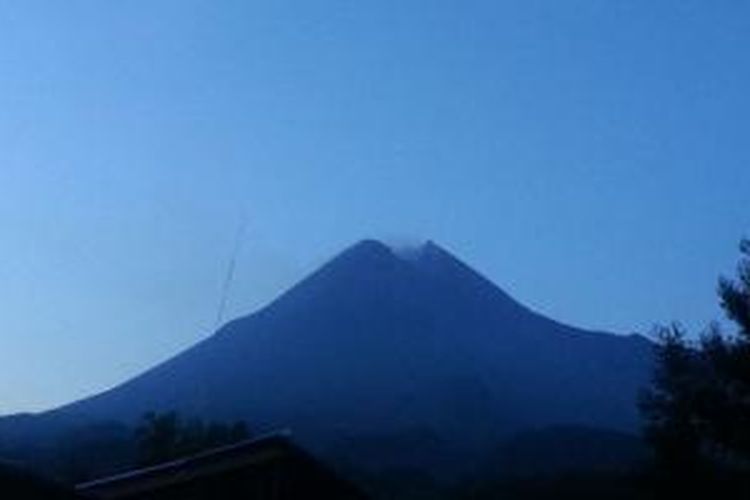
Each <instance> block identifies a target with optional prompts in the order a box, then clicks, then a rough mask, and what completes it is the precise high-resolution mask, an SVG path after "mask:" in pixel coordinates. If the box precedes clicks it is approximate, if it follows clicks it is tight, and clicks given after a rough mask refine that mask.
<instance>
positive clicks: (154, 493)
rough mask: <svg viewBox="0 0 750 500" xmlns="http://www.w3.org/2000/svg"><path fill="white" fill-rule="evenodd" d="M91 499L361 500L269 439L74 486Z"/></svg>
mask: <svg viewBox="0 0 750 500" xmlns="http://www.w3.org/2000/svg"><path fill="white" fill-rule="evenodd" d="M77 490H78V492H80V493H81V494H82V495H84V496H85V497H87V498H92V499H102V500H107V499H118V500H119V499H123V500H217V499H222V500H256V499H257V500H286V499H305V498H309V499H326V500H345V499H346V500H349V499H364V498H366V496H365V495H364V494H363V493H362V492H360V491H359V489H357V487H355V486H354V485H352V484H351V483H349V482H347V481H345V480H343V479H341V478H340V477H338V476H337V475H336V474H335V473H334V472H333V471H331V470H330V469H329V468H328V467H326V466H325V465H323V464H321V463H320V462H319V461H317V460H316V459H314V458H312V457H311V456H310V455H308V454H307V453H306V452H304V451H303V450H301V449H300V448H298V447H297V446H295V445H293V444H291V443H290V442H289V441H288V440H287V439H285V438H284V437H283V436H279V435H274V436H269V437H263V438H258V439H251V440H248V441H243V442H241V443H238V444H234V445H229V446H224V447H221V448H216V449H213V450H210V451H206V452H203V453H199V454H197V455H193V456H190V457H186V458H182V459H178V460H175V461H172V462H167V463H164V464H160V465H156V466H153V467H148V468H144V469H139V470H135V471H132V472H127V473H124V474H119V475H116V476H112V477H108V478H104V479H99V480H96V481H91V482H87V483H84V484H80V485H78V486H77Z"/></svg>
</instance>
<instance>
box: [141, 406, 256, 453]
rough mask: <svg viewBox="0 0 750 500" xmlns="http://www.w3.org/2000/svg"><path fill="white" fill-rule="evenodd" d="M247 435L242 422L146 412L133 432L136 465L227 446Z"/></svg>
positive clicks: (173, 413)
mask: <svg viewBox="0 0 750 500" xmlns="http://www.w3.org/2000/svg"><path fill="white" fill-rule="evenodd" d="M249 436H250V433H249V432H248V428H247V425H246V424H245V422H242V421H238V422H234V423H231V424H225V423H219V422H204V421H203V420H201V419H199V418H190V419H185V418H183V417H181V416H180V415H179V414H178V413H177V412H167V413H147V414H146V415H144V417H143V419H142V420H141V423H140V424H139V425H138V426H137V427H136V429H135V440H136V443H137V460H136V464H137V465H138V466H148V465H154V464H158V463H162V462H167V461H170V460H174V459H175V458H179V457H184V456H188V455H193V454H196V453H199V452H201V451H204V450H208V449H211V448H216V447H219V446H222V445H228V444H232V443H236V442H239V441H242V440H245V439H247V438H248V437H249Z"/></svg>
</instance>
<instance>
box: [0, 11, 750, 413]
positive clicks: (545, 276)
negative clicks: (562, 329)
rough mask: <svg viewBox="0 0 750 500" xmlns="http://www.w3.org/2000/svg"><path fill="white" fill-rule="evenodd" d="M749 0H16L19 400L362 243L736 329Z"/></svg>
mask: <svg viewBox="0 0 750 500" xmlns="http://www.w3.org/2000/svg"><path fill="white" fill-rule="evenodd" d="M749 51H750V4H748V3H746V2H739V1H713V2H707V1H671V2H670V1H659V2H654V1H653V0H644V1H628V2H603V1H598V0H591V1H569V2H559V1H556V0H549V1H529V0H523V1H518V2H503V1H497V0H491V1H490V0H488V1H484V2H478V1H468V0H460V1H459V0H455V1H438V0H431V1H408V0H395V1H386V0H378V1H371V2H364V1H327V2H315V1H305V2H301V1H300V2H284V1H279V0H274V1H268V2H253V1H249V0H242V1H240V0H237V1H219V0H210V1H208V0H204V1H194V0H175V1H157V0H144V1H127V2H101V1H94V0H91V1H77V0H69V1H65V2H59V1H54V0H49V1H38V0H18V1H12V0H0V228H1V229H2V236H1V237H0V304H2V308H0V310H1V311H2V314H1V315H0V413H2V412H11V411H18V410H35V409H42V408H46V407H49V406H51V405H55V404H59V403H62V402H66V401H69V400H72V399H75V398H78V397H81V396H83V395H87V394H90V393H93V392H96V391H99V390H101V389H104V388H107V387H110V386H112V385H113V384H115V383H117V382H120V381H122V380H124V379H126V378H128V377H130V376H132V375H135V374H136V373H138V372H140V371H141V370H143V369H145V368H147V367H149V366H152V365H153V364H155V363H157V362H159V361H161V360H164V359H165V358H167V357H169V356H170V355H172V354H174V353H176V352H177V351H179V350H181V349H183V348H185V347H187V346H189V345H191V344H192V343H194V342H196V341H197V340H199V339H201V338H204V337H205V336H207V335H209V334H210V332H211V331H212V329H213V326H214V321H215V316H216V312H217V303H218V302H219V295H220V290H221V286H222V281H223V277H224V275H225V273H226V269H227V262H228V260H229V257H230V255H231V248H232V241H233V238H234V235H235V233H236V231H237V226H238V224H239V220H240V218H241V215H240V214H241V213H243V212H244V213H246V214H247V219H248V229H247V235H246V239H245V246H244V247H243V250H242V251H241V253H240V255H239V257H240V258H239V261H238V267H237V274H236V280H235V282H234V285H233V287H232V289H231V295H230V298H229V304H228V311H227V316H228V317H232V316H237V315H240V314H244V313H248V312H250V311H252V310H254V309H255V308H257V307H259V306H260V305H262V304H264V303H265V302H267V301H268V300H269V299H271V298H272V297H273V296H274V295H275V294H277V293H278V292H279V291H281V290H282V289H283V288H284V287H286V286H288V285H290V284H292V283H293V282H294V281H295V280H296V279H298V278H299V277H301V276H303V275H304V273H306V272H308V271H309V270H311V269H313V268H314V267H315V266H317V265H319V264H320V263H322V262H323V261H325V260H326V259H327V258H328V257H330V256H331V255H333V254H334V253H335V252H337V251H339V250H340V249H342V248H343V247H345V246H347V245H349V244H351V243H353V242H354V241H356V240H358V239H361V238H363V237H377V238H383V239H386V240H388V241H395V242H399V243H403V242H413V241H418V240H421V239H427V238H430V239H433V240H435V241H436V242H438V243H440V244H442V245H443V246H445V247H446V248H448V249H449V250H451V251H453V252H454V253H456V254H457V255H459V256H460V257H461V258H463V259H464V260H465V261H466V262H468V263H469V264H471V265H473V266H474V267H476V268H477V269H478V270H480V271H481V272H483V273H484V274H486V275H487V276H488V277H490V278H491V279H493V280H494V281H495V282H496V283H498V284H499V285H500V286H501V287H503V288H504V289H505V290H507V291H508V292H509V293H511V294H512V295H514V296H515V297H516V298H518V299H519V300H521V301H522V302H524V303H526V304H528V305H530V306H531V307H533V308H535V309H537V310H539V311H541V312H543V313H545V314H547V315H549V316H552V317H554V318H556V319H558V320H561V321H564V322H568V323H571V324H574V325H578V326H582V327H587V328H596V329H606V330H610V331H613V332H618V333H630V332H633V331H640V332H647V331H648V330H649V329H650V327H651V325H652V324H654V323H655V322H668V321H671V320H681V321H682V322H683V323H684V324H685V325H687V326H689V327H691V328H693V329H698V328H700V327H701V326H703V325H705V324H706V322H707V321H709V320H710V319H713V318H718V317H719V316H720V312H719V310H718V308H717V306H716V300H715V293H714V292H715V284H716V278H717V275H718V274H719V273H731V272H732V270H733V266H734V263H735V260H736V258H737V256H738V253H737V243H738V240H739V238H740V237H741V236H742V235H743V234H748V233H750V210H749V209H748V201H750V138H749V137H748V134H749V133H750V126H749V125H750V124H749V123H748V121H749V116H750V98H749V96H750V93H749V92H748V89H750V59H748V53H749Z"/></svg>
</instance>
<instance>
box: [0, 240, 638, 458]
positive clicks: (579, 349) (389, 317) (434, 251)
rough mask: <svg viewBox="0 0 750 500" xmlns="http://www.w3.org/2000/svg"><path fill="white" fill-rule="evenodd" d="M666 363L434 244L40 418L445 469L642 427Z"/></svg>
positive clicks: (322, 281) (331, 267) (346, 263)
mask: <svg viewBox="0 0 750 500" xmlns="http://www.w3.org/2000/svg"><path fill="white" fill-rule="evenodd" d="M571 293H575V290H574V289H571ZM651 351H652V345H651V343H650V342H649V341H648V340H646V339H645V338H643V337H640V336H634V335H631V336H618V335H611V334H606V333H600V332H591V331H586V330H582V329H578V328H574V327H571V326H566V325H563V324H561V323H558V322H555V321H553V320H550V319H548V318H545V317H543V316H541V315H539V314H537V313H535V312H533V311H531V310H529V309H528V308H526V307H524V306H523V305H521V304H519V303H518V302H516V301H515V300H514V299H512V298H511V297H510V296H509V295H507V294H506V293H505V292H503V291H502V290H501V289H500V288H498V287H497V286H496V285H494V284H493V283H492V282H490V281H489V280H487V279H486V278H484V277H483V276H481V275H480V274H479V273H477V272H476V271H474V270H472V269H471V268H470V267H468V266H467V265H466V264H464V263H462V262H461V261H459V260H458V259H457V258H455V257H454V256H452V255H451V254H450V253H449V252H447V251H445V250H444V249H442V248H441V247H439V246H438V245H436V244H434V243H427V244H425V245H423V246H422V247H420V248H419V249H417V250H415V251H412V252H408V253H405V252H401V253H399V252H394V251H393V250H392V249H391V248H389V247H388V246H386V245H384V244H382V243H379V242H377V241H371V240H366V241H362V242H360V243H358V244H356V245H354V246H353V247H351V248H349V249H347V250H345V251H344V252H343V253H341V254H340V255H338V256H337V257H335V258H334V259H333V260H331V261H330V262H328V263H327V264H325V265H324V266H323V267H322V268H320V269H319V270H318V271H316V272H314V273H313V274H312V275H310V276H309V277H307V278H306V279H304V280H303V281H301V282H300V283H299V284H297V285H296V286H294V287H293V288H292V289H290V290H289V291H287V292H286V293H285V294H283V295H282V296H281V297H279V298H278V299H277V300H275V301H274V302H272V303H271V304H270V305H268V306H267V307H265V308H263V309H261V310H260V311H258V312H256V313H254V314H251V315H249V316H246V317H243V318H240V319H237V320H235V321H232V322H231V323H229V324H227V325H225V326H224V327H222V328H221V329H220V330H219V331H218V332H216V333H215V334H214V335H212V336H211V337H209V338H207V339H206V340H204V341H202V342H200V343H199V344H197V345H195V346H193V347H191V348H190V349H188V350H186V351H184V352H182V353H181V354H178V355H177V356H175V357H174V358H172V359H170V360H168V361H166V362H165V363H163V364H161V365H159V366H157V367H155V368H153V369H151V370H149V371H147V372H145V373H143V374H142V375H140V376H138V377H136V378H134V379H132V380H130V381H127V382H125V383H124V384H122V385H120V386H118V387H115V388H114V389H112V390H109V391H106V392H104V393H101V394H98V395H96V396H93V397H90V398H88V399H84V400H82V401H78V402H75V403H72V404H70V405H67V406H64V407H62V408H58V409H55V410H52V411H50V412H46V413H44V414H41V415H38V416H34V417H28V418H31V419H32V420H36V421H38V422H45V425H46V426H50V425H52V423H55V422H56V423H58V424H57V425H60V424H59V423H60V422H83V421H92V422H93V421H112V420H119V421H123V422H128V423H129V422H133V421H135V420H136V419H137V418H138V417H140V416H141V415H142V414H143V413H144V412H146V411H150V410H171V409H176V410H178V411H180V412H183V413H185V414H190V415H196V416H201V417H204V418H209V419H212V420H221V419H236V418H244V419H246V420H247V421H248V422H250V423H251V426H253V427H255V428H256V429H258V430H266V429H277V428H289V429H291V430H292V431H293V432H294V433H295V435H296V436H297V438H298V439H299V440H300V441H301V442H302V443H303V444H307V445H308V446H310V447H312V448H314V449H315V450H319V451H320V452H321V453H323V454H328V455H330V456H335V455H336V451H335V450H341V447H348V448H350V449H349V450H348V451H349V452H350V453H349V455H350V456H351V455H352V454H353V455H354V456H355V458H354V460H357V458H356V449H357V448H356V445H357V443H362V442H363V441H368V440H369V441H370V442H372V440H373V439H374V440H375V441H376V442H378V443H387V442H388V439H389V437H390V439H391V440H392V441H393V440H394V439H395V442H397V443H398V442H401V443H404V442H409V443H411V444H410V445H409V447H410V449H409V450H408V452H404V451H403V449H402V451H401V452H400V453H399V452H395V453H383V454H381V455H370V456H368V457H364V456H363V457H360V459H361V461H362V462H363V463H365V462H367V461H368V459H371V458H372V457H376V458H373V459H372V461H373V462H374V463H371V464H367V466H368V467H371V468H375V467H385V466H404V467H408V466H414V465H419V466H427V467H430V468H433V469H434V470H437V469H438V468H441V467H443V466H445V467H452V466H455V463H456V462H457V461H464V459H465V457H470V456H476V454H477V453H482V452H484V451H485V450H489V445H490V443H491V444H492V445H493V446H494V445H495V444H496V443H497V442H498V441H500V440H502V439H505V438H507V437H509V436H511V435H513V434H514V433H516V432H519V431H523V430H527V429H534V428H543V427H547V426H552V425H571V426H585V427H595V428H608V429H613V430H616V431H624V432H632V431H635V430H637V426H638V415H637V411H636V405H635V400H636V395H637V393H638V390H639V389H640V388H641V387H642V386H643V385H644V384H645V383H646V382H647V381H648V378H649V376H650V369H651V356H652V353H651ZM16 420H18V419H16ZM16 425H17V423H16ZM24 425H29V424H28V423H26V424H24ZM39 425H41V424H39ZM2 430H3V422H2V421H0V435H1V434H2ZM394 436H396V437H397V438H394ZM407 436H410V437H408V438H407ZM362 449H364V448H362ZM352 450H354V451H353V452H352ZM439 450H442V451H439ZM386 462H387V463H386Z"/></svg>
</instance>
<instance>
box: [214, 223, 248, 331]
mask: <svg viewBox="0 0 750 500" xmlns="http://www.w3.org/2000/svg"><path fill="white" fill-rule="evenodd" d="M246 231H247V217H246V216H245V215H243V216H242V217H241V218H240V224H239V227H238V228H237V234H236V235H235V239H234V246H233V247H232V255H231V257H230V259H229V266H228V268H227V274H226V277H225V278H224V283H223V285H222V287H221V296H220V298H219V309H218V311H217V312H216V324H215V325H214V331H215V330H218V328H219V327H220V326H221V324H222V322H223V321H224V312H225V310H226V308H227V300H228V299H229V292H230V290H231V287H232V281H234V273H235V269H236V268H237V259H238V257H239V254H240V250H242V244H243V242H244V239H245V232H246Z"/></svg>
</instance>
